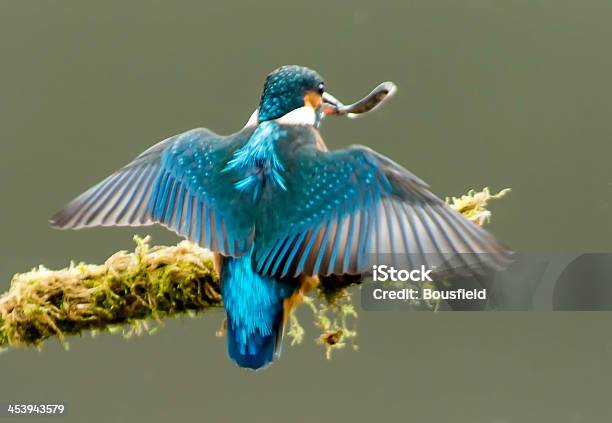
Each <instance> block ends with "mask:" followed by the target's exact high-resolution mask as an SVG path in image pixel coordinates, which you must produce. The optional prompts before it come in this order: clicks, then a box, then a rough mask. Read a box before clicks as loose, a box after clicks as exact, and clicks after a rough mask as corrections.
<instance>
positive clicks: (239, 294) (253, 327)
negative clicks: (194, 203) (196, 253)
mask: <svg viewBox="0 0 612 423" xmlns="http://www.w3.org/2000/svg"><path fill="white" fill-rule="evenodd" d="M295 289H296V287H295V285H292V284H289V283H286V282H283V281H280V280H277V279H274V278H269V277H263V276H261V275H259V274H258V273H256V272H255V271H254V269H253V268H252V265H251V257H250V256H244V257H241V258H229V257H228V258H226V259H225V260H224V262H223V266H222V271H221V294H222V296H223V304H224V306H225V310H226V312H227V352H228V355H229V357H230V358H231V359H232V360H233V361H234V362H235V363H236V364H238V365H239V366H240V367H246V368H249V369H260V368H262V367H265V366H267V365H269V364H270V363H271V362H272V361H273V360H275V359H277V358H278V357H279V356H280V347H281V344H282V334H283V324H284V309H283V302H284V300H285V299H286V298H288V297H289V296H291V295H292V294H293V293H294V292H295Z"/></svg>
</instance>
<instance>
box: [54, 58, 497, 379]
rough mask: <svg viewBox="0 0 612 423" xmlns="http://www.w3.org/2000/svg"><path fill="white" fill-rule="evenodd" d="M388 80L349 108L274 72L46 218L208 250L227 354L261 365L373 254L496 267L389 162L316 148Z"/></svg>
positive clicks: (493, 254) (486, 251) (459, 223)
mask: <svg viewBox="0 0 612 423" xmlns="http://www.w3.org/2000/svg"><path fill="white" fill-rule="evenodd" d="M391 85H392V84H391ZM391 85H389V84H387V85H386V86H385V87H386V88H385V89H383V90H382V91H380V90H379V92H376V93H373V94H372V95H371V96H369V97H368V98H367V99H364V100H363V101H361V102H358V103H355V105H353V106H350V107H349V106H345V105H344V104H342V103H341V102H340V101H339V100H337V99H336V98H335V97H334V96H332V95H331V94H329V93H328V92H327V91H326V89H325V83H324V81H323V79H322V77H321V76H320V75H319V74H318V73H317V72H315V71H313V70H311V69H308V68H306V67H302V66H295V65H291V66H282V67H280V68H278V69H276V70H274V71H273V72H271V73H270V74H269V75H268V76H267V78H266V80H265V84H264V87H263V92H262V94H261V98H260V101H259V106H258V107H257V109H256V110H255V111H254V112H253V114H252V116H251V118H250V119H249V120H248V121H247V123H246V125H245V126H244V127H243V128H242V129H240V130H239V131H238V132H236V133H234V134H231V135H226V136H225V135H218V134H216V133H214V132H212V131H210V130H208V129H204V128H197V129H192V130H189V131H187V132H184V133H182V134H179V135H176V136H172V137H170V138H167V139H165V140H163V141H161V142H159V143H158V144H156V145H154V146H152V147H150V148H149V149H148V150H146V151H144V152H143V153H142V154H140V155H139V156H138V157H136V158H135V159H134V160H133V161H132V162H130V163H129V164H127V165H126V166H124V167H122V168H121V169H119V170H118V171H116V172H115V173H113V174H112V175H111V176H109V177H108V178H106V179H105V180H103V181H102V182H100V183H99V184H97V185H95V186H93V187H92V188H91V189H89V190H88V191H86V192H85V193H83V194H81V195H80V196H79V197H77V198H76V199H74V200H73V201H72V202H70V203H69V204H68V205H67V206H66V207H65V208H64V209H62V210H61V211H60V212H58V213H57V214H56V215H55V216H53V217H52V218H51V221H50V222H51V224H52V225H53V226H54V227H56V228H61V229H81V228H89V227H94V226H146V225H152V224H161V225H163V226H165V227H167V228H168V229H170V230H172V231H174V232H176V233H177V234H178V235H179V236H181V237H184V238H186V239H188V240H190V241H192V242H194V243H197V244H199V245H200V246H202V247H204V248H207V249H209V250H211V251H212V252H213V253H214V255H215V260H214V261H215V270H216V271H217V272H218V274H219V278H220V286H221V295H222V298H223V305H224V308H225V311H226V314H227V332H226V334H227V351H228V355H229V357H230V358H231V360H233V361H234V362H235V363H236V364H237V365H238V366H240V367H244V368H249V369H260V368H264V367H266V366H267V365H269V364H270V363H271V362H272V361H273V360H275V359H277V358H278V357H279V356H280V352H281V345H282V337H283V331H284V328H285V325H286V323H287V320H288V317H289V315H290V313H291V312H292V311H293V310H294V309H295V307H296V306H297V305H298V304H299V303H300V301H301V300H302V298H303V295H304V294H305V293H306V292H308V290H310V289H312V288H313V287H315V286H316V284H317V283H318V280H319V278H320V277H324V276H328V275H354V274H361V273H366V272H367V271H368V270H369V269H371V268H372V264H373V263H372V262H373V260H376V257H381V256H383V255H385V254H391V255H394V256H406V257H411V258H412V260H411V261H412V263H413V264H419V263H427V262H428V258H429V261H431V258H432V257H433V258H435V257H437V256H443V255H446V254H453V253H466V254H468V253H469V254H473V253H476V255H477V256H478V257H480V258H479V259H478V260H472V263H468V264H470V268H472V267H476V265H479V266H480V265H482V266H481V267H494V266H496V265H501V264H500V263H502V262H503V261H504V260H505V258H506V256H507V255H508V253H509V250H508V249H507V247H505V246H504V245H503V244H501V243H500V242H499V241H497V240H496V239H495V238H494V237H493V236H492V235H491V234H489V233H488V232H487V231H485V230H484V229H482V228H480V227H479V226H477V225H476V224H474V223H472V222H471V221H469V220H467V219H466V218H464V217H463V216H462V215H461V214H459V213H457V212H456V211H454V210H452V209H451V208H450V207H449V206H448V205H447V204H446V203H445V202H444V201H442V200H441V199H439V198H438V197H436V196H435V195H434V194H432V193H431V191H430V190H429V187H428V185H427V184H426V183H425V182H423V181H422V180H421V179H419V178H418V177H416V176H415V175H413V174H412V173H410V172H409V171H408V170H406V169H404V168H403V167H402V166H400V165H399V164H397V163H395V162H394V161H393V160H391V159H389V158H388V157H385V156H383V155H382V154H379V153H377V152H375V151H373V150H371V149H369V148H367V147H364V146H359V145H357V146H351V147H348V148H345V149H339V150H335V151H330V150H328V148H327V146H326V144H325V143H324V141H323V139H322V137H321V135H320V132H319V126H320V124H321V122H322V120H323V118H325V117H327V116H332V115H348V116H355V115H357V114H359V113H363V112H364V111H368V110H369V109H372V108H374V107H376V106H377V103H380V102H381V99H382V97H384V96H385V95H388V94H390V92H391V91H393V90H394V87H393V86H391ZM381 92H382V94H381ZM483 257H484V258H483ZM418 258H421V260H420V261H419V259H418Z"/></svg>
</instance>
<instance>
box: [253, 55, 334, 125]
mask: <svg viewBox="0 0 612 423" xmlns="http://www.w3.org/2000/svg"><path fill="white" fill-rule="evenodd" d="M324 90H325V86H324V83H323V78H321V75H319V74H318V73H317V72H315V71H313V70H311V69H308V68H306V67H303V66H295V65H289V66H282V67H280V68H278V69H276V70H275V71H273V72H272V73H270V74H269V75H268V77H267V78H266V83H265V85H264V89H263V93H262V94H261V101H260V102H259V122H264V121H266V120H271V119H278V118H279V117H281V116H283V115H285V114H287V113H289V112H291V111H292V110H295V109H298V108H300V107H303V106H305V105H311V106H313V107H318V106H319V105H320V103H321V100H320V99H321V95H322V94H323V92H324ZM306 103H308V104H306Z"/></svg>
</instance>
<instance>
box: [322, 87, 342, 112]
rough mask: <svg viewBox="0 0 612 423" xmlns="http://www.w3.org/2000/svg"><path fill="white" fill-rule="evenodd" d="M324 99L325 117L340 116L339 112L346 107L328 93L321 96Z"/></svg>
mask: <svg viewBox="0 0 612 423" xmlns="http://www.w3.org/2000/svg"><path fill="white" fill-rule="evenodd" d="M321 97H322V99H323V114H325V116H329V115H336V114H339V113H338V111H339V110H340V109H341V108H342V107H345V106H344V104H342V103H341V102H340V100H338V99H337V98H336V97H334V96H333V95H331V94H330V93H328V92H324V93H323V95H322V96H321Z"/></svg>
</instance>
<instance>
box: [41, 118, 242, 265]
mask: <svg viewBox="0 0 612 423" xmlns="http://www.w3.org/2000/svg"><path fill="white" fill-rule="evenodd" d="M249 135H250V130H243V132H241V133H238V134H235V135H234V136H230V137H222V136H219V135H217V134H215V133H213V132H211V131H209V130H207V129H203V128H199V129H194V130H191V131H188V132H185V133H183V134H180V135H177V136H174V137H171V138H168V139H166V140H164V141H162V142H160V143H158V144H156V145H155V146H153V147H151V148H149V149H148V150H146V151H145V152H144V153H142V154H141V155H139V156H138V157H137V158H136V159H135V160H134V161H132V162H131V163H129V164H128V165H126V166H124V167H123V168H121V169H119V170H118V171H117V172H115V173H114V174H112V175H111V176H109V177H108V178H107V179H105V180H104V181H102V182H100V183H99V184H98V185H96V186H94V187H93V188H91V189H89V190H88V191H86V192H85V193H83V194H82V195H80V196H79V197H77V198H76V199H75V200H73V201H72V202H71V203H69V204H68V205H67V206H66V207H65V208H64V209H63V210H61V211H60V212H58V213H57V214H56V215H55V216H53V217H52V218H51V224H52V225H53V226H55V227H57V228H61V229H80V228H87V227H93V226H146V225H151V224H153V223H161V224H163V225H164V226H166V227H168V228H169V229H171V230H173V231H175V232H176V233H178V234H179V235H182V236H185V237H186V238H187V239H189V240H190V241H193V242H196V243H198V244H200V245H201V246H203V247H206V248H209V249H211V250H213V251H218V252H221V253H222V254H225V255H230V256H239V255H241V254H243V253H244V252H246V251H248V250H249V249H250V247H251V241H252V236H253V226H254V224H253V218H252V216H251V215H250V214H249V209H248V208H240V207H236V205H235V202H236V201H238V199H237V198H235V196H233V193H234V190H233V189H229V188H231V187H232V181H231V177H232V175H231V174H228V173H222V172H221V169H222V167H223V166H224V165H225V162H226V161H227V159H228V157H231V153H232V151H233V148H234V147H235V146H237V145H240V144H241V143H242V142H244V140H246V139H248V136H249Z"/></svg>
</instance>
